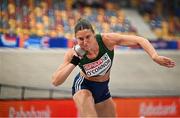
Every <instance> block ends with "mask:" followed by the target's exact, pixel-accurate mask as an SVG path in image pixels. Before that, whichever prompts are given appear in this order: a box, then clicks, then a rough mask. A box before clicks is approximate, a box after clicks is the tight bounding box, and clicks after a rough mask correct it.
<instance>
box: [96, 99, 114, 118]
mask: <svg viewBox="0 0 180 118" xmlns="http://www.w3.org/2000/svg"><path fill="white" fill-rule="evenodd" d="M95 108H96V111H97V114H98V117H116V116H117V114H116V106H115V103H114V102H113V100H112V98H111V97H110V98H109V99H107V100H105V101H103V102H100V103H97V104H95Z"/></svg>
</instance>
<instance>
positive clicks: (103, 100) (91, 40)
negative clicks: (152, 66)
mask: <svg viewBox="0 0 180 118" xmlns="http://www.w3.org/2000/svg"><path fill="white" fill-rule="evenodd" d="M75 37H76V39H77V42H78V45H76V46H75V47H74V48H73V49H70V50H69V51H68V52H67V53H66V54H65V57H64V62H63V64H62V65H61V66H59V68H58V69H57V70H56V71H55V72H54V74H53V77H52V83H53V84H54V85H55V86H58V85H60V84H62V83H63V82H64V81H65V80H66V79H67V77H68V76H69V74H70V73H71V72H72V71H73V69H74V68H75V67H76V66H77V65H79V67H80V69H81V71H80V73H79V74H78V75H77V76H76V78H75V79H74V83H73V87H72V94H73V99H74V101H75V104H76V106H77V109H78V112H79V115H80V116H81V117H92V116H94V117H97V116H98V117H105V116H106V117H115V116H116V108H115V104H114V102H113V100H112V98H111V95H110V92H109V88H108V83H109V79H110V70H111V66H112V62H113V57H114V47H115V46H116V45H123V46H134V45H139V46H141V47H142V48H143V49H144V50H145V51H146V52H147V53H148V54H149V56H150V57H151V59H152V60H153V61H154V62H156V63H158V64H160V65H161V66H165V67H168V68H172V67H174V66H175V62H174V61H173V60H171V59H170V58H167V57H164V56H160V55H158V54H157V52H156V51H155V49H154V48H153V46H152V45H151V44H150V43H149V41H148V40H147V39H145V38H143V37H139V36H135V35H134V36H133V35H121V34H118V33H99V34H95V32H94V29H93V28H92V25H91V24H90V23H89V21H87V20H85V19H80V20H79V21H78V22H77V24H76V25H75ZM114 79H115V78H114Z"/></svg>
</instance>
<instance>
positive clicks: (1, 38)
mask: <svg viewBox="0 0 180 118" xmlns="http://www.w3.org/2000/svg"><path fill="white" fill-rule="evenodd" d="M0 47H9V48H15V47H19V38H18V37H16V36H14V35H12V36H11V35H9V34H0Z"/></svg>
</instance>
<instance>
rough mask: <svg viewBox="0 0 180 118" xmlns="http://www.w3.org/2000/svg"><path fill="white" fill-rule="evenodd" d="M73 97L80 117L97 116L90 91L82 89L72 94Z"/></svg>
mask: <svg viewBox="0 0 180 118" xmlns="http://www.w3.org/2000/svg"><path fill="white" fill-rule="evenodd" d="M73 99H74V101H75V104H76V107H77V109H78V112H79V115H80V116H81V117H85V116H86V117H87V116H89V117H90V116H91V117H92V116H93V117H95V116H97V113H96V109H95V103H94V99H93V97H92V93H91V92H90V91H89V90H86V89H82V90H79V91H77V92H76V93H75V94H74V96H73Z"/></svg>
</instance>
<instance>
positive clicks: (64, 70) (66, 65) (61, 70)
mask: <svg viewBox="0 0 180 118" xmlns="http://www.w3.org/2000/svg"><path fill="white" fill-rule="evenodd" d="M74 54H75V52H74V50H73V49H70V50H68V52H67V53H66V54H65V56H64V62H63V64H62V65H60V66H59V67H58V68H57V70H56V71H55V72H54V73H53V76H52V84H53V85H54V86H58V85H61V84H62V83H63V82H64V81H65V80H66V79H67V77H68V76H69V75H70V73H71V72H72V71H73V69H74V68H75V67H76V66H75V65H74V64H72V63H70V62H71V60H72V57H73V55H74Z"/></svg>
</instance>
